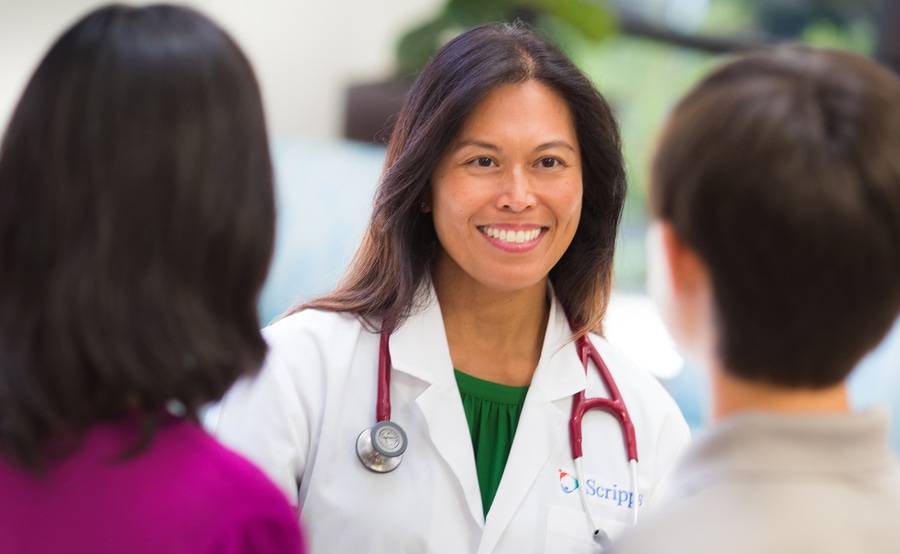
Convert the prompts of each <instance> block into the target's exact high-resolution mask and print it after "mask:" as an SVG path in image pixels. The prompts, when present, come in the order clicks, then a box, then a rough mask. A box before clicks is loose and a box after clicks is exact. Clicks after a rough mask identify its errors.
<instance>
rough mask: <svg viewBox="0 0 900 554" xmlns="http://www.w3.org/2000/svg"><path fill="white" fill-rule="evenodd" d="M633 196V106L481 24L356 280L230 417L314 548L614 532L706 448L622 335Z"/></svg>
mask: <svg viewBox="0 0 900 554" xmlns="http://www.w3.org/2000/svg"><path fill="white" fill-rule="evenodd" d="M624 198H625V175H624V168H623V162H622V155H621V151H620V142H619V134H618V129H617V126H616V122H615V120H614V119H613V116H612V113H611V111H610V109H609V106H608V105H607V103H606V101H605V100H604V99H603V98H602V97H601V96H600V94H599V93H598V92H597V91H596V89H595V88H594V87H593V86H592V85H591V83H590V81H589V80H588V79H587V78H586V77H585V76H584V75H583V74H582V73H581V72H580V71H579V70H578V69H577V68H576V67H575V66H574V65H573V64H572V62H571V61H570V60H569V59H567V58H566V57H565V56H564V55H563V54H562V53H561V52H560V51H559V50H557V49H556V48H555V47H553V46H551V45H550V44H548V43H547V42H545V41H544V40H543V39H541V38H539V37H538V36H536V35H535V34H533V33H532V32H531V31H529V30H527V29H525V28H522V27H519V26H504V25H497V26H484V27H479V28H476V29H473V30H470V31H468V32H465V33H463V34H461V35H460V36H458V37H456V38H455V39H453V40H451V41H450V42H449V43H448V44H447V45H446V46H444V47H443V48H442V49H441V50H440V51H439V52H438V53H437V54H436V56H435V57H434V58H433V59H432V60H431V62H430V63H429V64H428V65H427V66H426V67H425V69H424V70H423V72H422V74H421V75H420V76H419V77H418V79H417V80H416V82H415V84H414V85H413V87H412V90H411V92H410V95H409V98H408V100H407V102H406V105H405V106H404V108H403V110H402V111H401V113H400V116H399V119H398V121H397V124H396V127H395V128H394V131H393V135H392V137H391V141H390V144H389V146H388V153H387V160H386V163H385V169H384V173H383V175H382V178H381V182H380V184H379V186H378V189H377V192H376V195H375V201H374V210H373V213H372V216H371V220H370V224H369V227H368V230H367V232H366V235H365V237H364V239H363V242H362V245H361V246H360V248H359V250H358V251H357V254H356V257H355V259H354V260H353V262H352V264H351V266H350V268H349V270H348V272H347V274H346V276H345V277H344V279H343V281H342V282H341V283H340V284H339V285H338V287H337V288H336V289H335V290H334V291H333V292H331V293H330V294H327V295H326V296H324V297H322V298H318V299H315V300H313V301H311V302H309V303H307V304H304V305H301V306H300V307H299V308H297V309H296V310H294V311H293V313H292V314H290V315H288V316H287V317H284V318H283V319H281V320H280V321H278V322H277V323H275V324H274V325H273V326H271V327H270V328H269V329H267V330H266V337H267V339H268V341H269V344H270V347H271V350H270V352H269V355H268V358H267V361H266V364H265V366H264V369H263V370H262V372H261V373H260V375H259V378H258V379H256V380H252V381H251V380H248V381H244V382H240V383H239V384H238V385H237V386H236V387H235V388H234V389H233V390H232V391H231V392H229V394H228V395H226V397H225V399H224V400H223V402H222V403H221V405H220V407H219V409H220V411H219V417H218V421H217V422H213V421H210V425H211V426H214V427H215V429H216V433H217V436H218V437H220V438H221V439H222V440H223V441H225V442H226V443H227V444H229V445H232V446H234V447H235V448H237V449H238V450H239V451H241V452H242V453H244V454H246V455H247V456H248V457H250V458H251V459H253V460H255V461H256V462H257V463H259V464H260V466H261V467H263V468H264V469H265V470H266V471H268V473H269V475H270V476H271V477H272V478H273V479H274V480H275V481H276V482H277V483H278V484H279V485H280V486H281V487H282V488H283V490H284V491H285V492H286V493H287V494H289V495H290V497H291V498H292V499H293V500H294V502H296V503H297V505H298V506H299V507H301V508H302V521H303V523H304V527H305V529H306V530H307V532H308V537H309V541H310V543H309V544H310V549H311V551H313V552H322V553H325V552H328V553H336V552H347V553H356V552H373V553H374V552H385V553H388V552H391V553H393V552H435V553H455V552H459V553H475V552H478V553H482V554H486V553H490V552H509V553H513V552H514V553H521V552H594V551H596V550H598V549H601V548H604V547H605V546H608V544H609V542H610V540H611V539H614V538H615V536H617V535H618V534H619V533H620V532H621V531H622V530H623V529H624V528H626V527H627V526H629V525H631V524H632V523H633V522H634V519H635V516H636V515H637V513H638V510H639V508H646V507H647V506H650V505H652V504H653V503H654V502H655V497H656V495H657V493H658V491H659V488H660V483H661V482H662V481H663V480H664V477H665V475H666V473H667V471H668V469H669V467H670V465H671V464H672V463H673V461H674V460H675V458H676V457H677V456H678V454H680V452H681V451H682V449H683V448H684V447H685V446H686V444H687V441H688V429H687V426H686V424H685V422H684V419H683V418H682V416H681V413H680V412H679V411H678V408H677V406H676V405H675V403H674V401H673V400H672V399H671V398H670V397H669V396H668V395H667V394H666V392H665V391H664V390H663V388H662V387H661V386H660V384H659V383H658V382H657V381H656V380H655V379H654V378H653V377H652V376H651V375H650V374H649V373H648V372H646V371H644V370H642V369H640V368H637V367H634V366H632V365H631V364H629V362H628V361H627V360H625V359H624V358H623V357H622V356H621V355H620V354H619V353H617V352H616V351H615V350H614V349H613V347H612V346H611V345H610V344H609V343H608V342H606V341H605V340H604V339H603V337H602V335H601V328H602V322H603V316H604V312H605V309H606V305H607V302H608V299H609V294H610V289H611V284H612V261H613V249H614V246H615V238H616V231H617V228H618V223H619V218H620V215H621V210H622V204H623V201H624ZM588 408H600V409H596V410H593V411H587V412H585V410H587V409H588ZM602 410H605V412H604V411H602ZM211 419H212V418H211Z"/></svg>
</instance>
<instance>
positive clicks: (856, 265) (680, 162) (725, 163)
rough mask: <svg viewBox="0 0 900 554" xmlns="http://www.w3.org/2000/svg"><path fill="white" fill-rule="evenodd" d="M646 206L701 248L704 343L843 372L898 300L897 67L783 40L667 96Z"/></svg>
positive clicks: (737, 360) (798, 380)
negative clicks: (708, 325) (708, 320)
mask: <svg viewBox="0 0 900 554" xmlns="http://www.w3.org/2000/svg"><path fill="white" fill-rule="evenodd" d="M652 170H653V178H652V179H653V182H652V192H651V197H652V199H651V203H652V210H653V213H654V216H655V217H656V218H658V219H660V220H662V221H664V222H666V223H668V224H670V225H671V227H672V228H673V229H674V231H675V234H676V235H677V236H678V237H679V238H680V240H681V241H682V242H683V243H685V244H686V245H687V246H688V247H689V248H690V249H691V250H693V251H694V252H696V254H697V255H698V256H699V258H700V259H701V260H702V262H703V263H704V264H705V266H706V268H707V270H708V273H709V278H710V283H711V289H712V297H713V300H712V304H713V309H712V311H713V312H714V321H715V326H716V333H715V334H716V356H717V358H718V359H719V361H720V362H721V364H722V366H723V368H724V369H725V370H726V371H727V372H729V373H731V374H732V375H735V376H737V377H741V378H745V379H749V380H754V381H758V382H765V383H769V384H773V385H776V386H784V387H793V388H812V389H817V388H824V387H828V386H831V385H835V384H837V383H839V382H841V381H842V380H843V379H844V378H846V376H847V374H848V373H849V371H850V370H851V369H852V367H853V366H854V365H855V363H856V362H857V361H858V360H859V359H860V358H861V357H862V356H863V355H864V354H865V353H866V352H867V351H868V350H870V349H871V348H873V347H874V346H875V345H876V344H877V343H878V342H879V341H880V340H881V339H882V337H883V336H884V335H885V333H886V332H887V330H888V329H889V327H890V325H891V322H892V321H893V320H894V319H895V317H896V316H897V315H898V310H900V80H898V79H897V77H896V76H894V75H893V74H892V73H890V72H888V71H887V70H886V69H884V68H882V67H880V66H878V65H877V64H876V63H874V62H872V61H869V60H867V59H865V58H863V57H861V56H858V55H854V54H850V53H846V52H837V51H828V50H816V49H812V48H804V47H782V48H777V49H774V50H770V51H762V52H759V53H753V54H750V55H748V56H745V57H742V58H740V59H737V60H735V61H732V62H731V63H728V64H726V65H725V66H723V67H721V68H719V69H718V70H716V71H714V72H713V73H712V74H711V75H709V76H708V77H706V78H705V79H704V80H703V81H702V82H700V83H699V84H698V85H697V86H696V87H694V89H693V90H692V91H691V92H689V94H688V95H687V96H686V97H685V98H684V99H683V100H682V101H681V102H680V103H679V104H678V105H677V106H676V108H675V110H674V112H673V114H672V115H671V117H670V119H669V122H668V124H667V126H666V128H665V130H664V132H663V135H662V137H661V140H660V145H659V147H658V150H657V152H656V155H655V159H654V162H653V167H652Z"/></svg>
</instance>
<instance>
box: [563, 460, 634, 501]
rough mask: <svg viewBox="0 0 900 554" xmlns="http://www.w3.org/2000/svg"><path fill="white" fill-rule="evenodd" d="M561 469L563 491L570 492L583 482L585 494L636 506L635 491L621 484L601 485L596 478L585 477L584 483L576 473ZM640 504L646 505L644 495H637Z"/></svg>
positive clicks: (602, 499)
mask: <svg viewBox="0 0 900 554" xmlns="http://www.w3.org/2000/svg"><path fill="white" fill-rule="evenodd" d="M558 471H559V488H560V489H562V491H563V493H565V494H569V493H573V492H575V491H577V490H578V488H579V487H580V486H582V484H583V485H584V494H585V495H586V496H588V497H594V498H596V499H598V500H601V501H603V502H609V503H611V504H615V505H616V506H617V507H619V508H632V507H633V506H634V496H635V495H634V492H633V491H630V490H627V489H620V488H619V485H617V484H613V485H612V486H611V487H606V486H603V485H600V484H599V483H598V482H597V480H596V479H585V480H584V483H581V482H579V481H578V479H576V478H575V476H574V475H572V474H571V473H569V472H568V471H564V470H562V469H560V470H558ZM637 499H638V506H643V505H644V495H643V494H639V495H637Z"/></svg>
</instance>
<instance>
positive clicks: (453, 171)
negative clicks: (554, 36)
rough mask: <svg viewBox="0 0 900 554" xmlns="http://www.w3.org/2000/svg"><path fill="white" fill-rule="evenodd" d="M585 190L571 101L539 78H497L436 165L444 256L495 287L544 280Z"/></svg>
mask: <svg viewBox="0 0 900 554" xmlns="http://www.w3.org/2000/svg"><path fill="white" fill-rule="evenodd" d="M581 198H582V182H581V154H580V150H579V147H578V138H577V136H576V133H575V125H574V121H573V117H572V113H571V111H570V110H569V107H568V105H567V104H566V102H565V100H563V98H562V97H561V96H560V95H559V94H557V93H556V92H554V91H553V89H551V88H549V87H548V86H546V85H544V84H542V83H540V82H538V81H534V80H528V81H525V82H523V83H517V84H506V85H500V86H498V87H496V88H495V89H493V90H492V91H491V92H490V93H488V95H487V96H485V98H484V99H483V100H482V101H481V102H480V103H479V104H478V105H477V106H476V107H475V109H474V110H473V111H472V112H471V114H469V116H468V118H467V119H466V121H465V122H464V124H463V126H462V129H461V131H460V133H459V135H458V136H457V137H456V139H455V140H454V142H453V143H451V145H450V147H449V148H448V149H447V151H446V152H445V153H444V156H443V158H442V159H441V161H440V162H439V164H438V167H437V169H436V170H435V172H434V175H433V178H432V205H431V208H432V211H433V219H434V227H435V230H436V231H437V236H438V240H439V241H440V243H441V246H442V247H443V253H442V256H447V257H449V259H450V261H452V262H454V264H455V265H456V266H458V267H459V268H460V269H462V272H463V273H464V274H465V275H467V276H468V277H469V278H471V279H473V280H475V281H477V282H478V283H480V284H482V285H484V286H486V287H489V288H491V289H495V290H503V291H512V290H520V289H523V288H526V287H529V286H533V285H535V284H538V283H541V282H542V281H543V280H544V279H545V278H546V277H547V275H548V273H549V272H550V269H551V268H552V267H553V266H554V265H556V262H558V261H559V259H560V258H561V257H562V255H563V253H564V252H565V251H566V249H567V248H568V247H569V244H570V243H571V242H572V237H574V236H575V230H576V229H577V228H578V220H579V217H580V216H581ZM444 261H447V260H444Z"/></svg>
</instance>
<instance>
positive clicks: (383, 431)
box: [356, 421, 408, 473]
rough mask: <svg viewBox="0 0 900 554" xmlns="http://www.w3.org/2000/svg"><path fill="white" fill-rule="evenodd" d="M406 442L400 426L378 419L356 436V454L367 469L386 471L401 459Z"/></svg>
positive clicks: (395, 465)
mask: <svg viewBox="0 0 900 554" xmlns="http://www.w3.org/2000/svg"><path fill="white" fill-rule="evenodd" d="M407 444H408V442H407V440H406V433H405V432H403V428H402V427H400V426H399V425H397V424H396V423H394V422H393V421H379V422H378V423H376V424H375V425H374V426H373V427H370V428H368V429H364V430H363V432H362V433H360V434H359V436H358V437H357V438H356V455H357V456H359V461H361V462H362V464H363V465H364V466H366V468H367V469H370V470H371V471H374V472H376V473H388V472H389V471H394V470H395V469H397V466H399V465H400V462H402V461H403V453H404V452H406V446H407Z"/></svg>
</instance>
